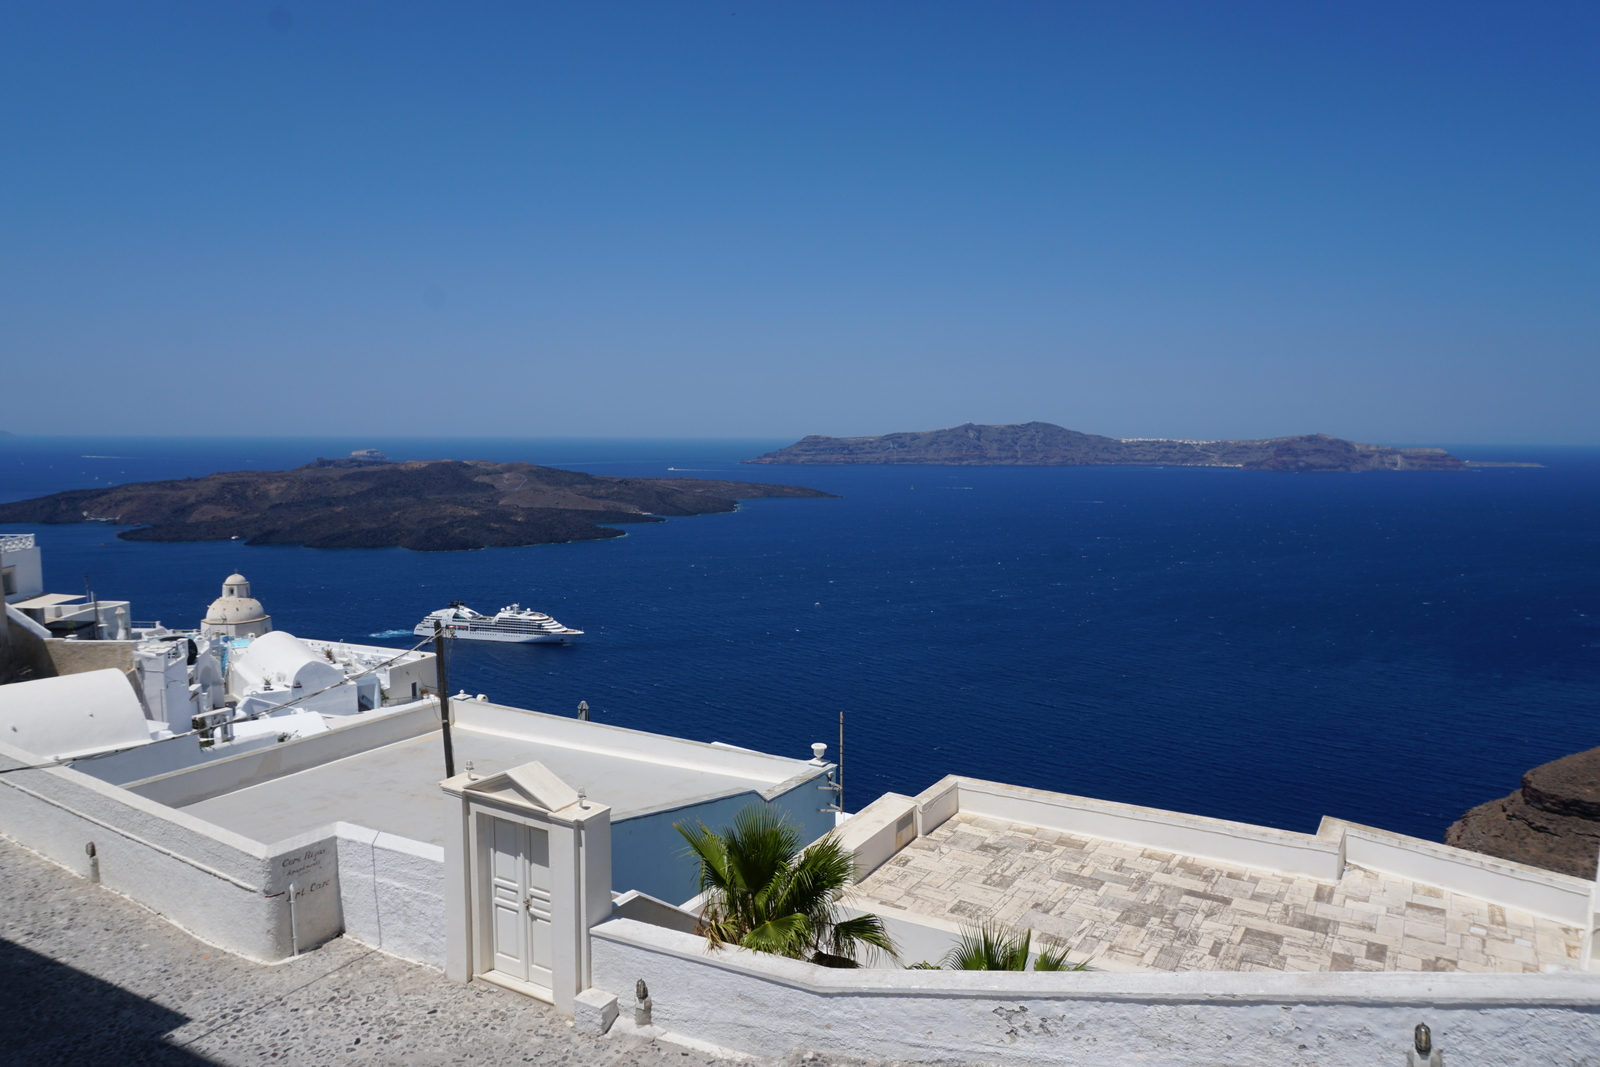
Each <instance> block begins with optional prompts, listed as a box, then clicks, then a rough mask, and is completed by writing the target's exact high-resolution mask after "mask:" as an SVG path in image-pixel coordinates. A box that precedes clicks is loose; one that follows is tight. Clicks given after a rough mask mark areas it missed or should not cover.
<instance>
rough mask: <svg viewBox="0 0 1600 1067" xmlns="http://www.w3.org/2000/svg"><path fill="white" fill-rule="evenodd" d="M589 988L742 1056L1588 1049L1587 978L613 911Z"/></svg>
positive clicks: (1066, 1057) (1112, 1061) (1212, 1063)
mask: <svg viewBox="0 0 1600 1067" xmlns="http://www.w3.org/2000/svg"><path fill="white" fill-rule="evenodd" d="M593 938H594V945H593V974H594V985H595V987H596V988H598V989H602V990H604V991H606V992H608V993H612V994H615V995H617V996H618V997H619V999H620V1002H621V1005H622V1007H623V1008H624V1010H626V1009H627V1007H628V1006H629V1005H631V1004H632V1002H633V988H634V982H635V981H636V980H638V979H640V978H643V979H644V980H645V981H646V982H647V983H648V984H649V987H650V993H651V998H652V1000H653V1001H654V1022H655V1024H656V1025H657V1026H659V1027H661V1028H662V1029H663V1030H665V1031H667V1032H668V1034H669V1035H676V1036H681V1037H684V1038H688V1039H691V1040H694V1041H699V1042H706V1043H710V1044H713V1045H718V1046H721V1047H723V1048H727V1049H734V1050H738V1051H741V1052H745V1053H749V1054H751V1055H758V1056H768V1057H773V1058H779V1057H784V1056H787V1055H789V1054H791V1053H792V1052H794V1051H796V1050H815V1051H820V1052H826V1053H831V1054H834V1055H840V1056H856V1057H861V1058H864V1059H873V1060H880V1059H881V1060H917V1061H923V1062H933V1063H973V1062H977V1063H995V1064H1028V1065H1043V1064H1063V1065H1065V1064H1072V1065H1090V1064H1092V1065H1094V1067H1125V1065H1126V1067H1132V1065H1135V1064H1137V1065H1139V1067H1150V1065H1155V1064H1159V1065H1161V1067H1190V1065H1193V1067H1216V1065H1218V1064H1228V1065H1230V1067H1256V1065H1260V1067H1282V1065H1286V1064H1296V1065H1300V1064H1303V1065H1307V1067H1309V1065H1312V1064H1315V1065H1317V1067H1373V1065H1380V1064H1395V1065H1397V1067H1398V1065H1400V1064H1404V1063H1405V1049H1406V1047H1407V1044H1408V1042H1409V1040H1410V1037H1411V1033H1412V1028H1413V1027H1415V1026H1416V1024H1417V1023H1419V1022H1426V1023H1427V1024H1428V1025H1429V1027H1430V1028H1432V1030H1433V1033H1434V1037H1435V1044H1436V1046H1437V1047H1439V1048H1440V1049H1441V1050H1442V1051H1443V1055H1444V1060H1445V1062H1446V1063H1451V1064H1455V1065H1458V1067H1460V1065H1466V1064H1494V1065H1496V1067H1514V1065H1520V1064H1529V1065H1534V1064H1538V1065H1540V1067H1545V1065H1556V1064H1560V1065H1576V1064H1588V1063H1593V1062H1594V1061H1595V1055H1596V1050H1600V976H1595V975H1573V974H1563V975H1555V974H1551V975H1473V974H1427V975H1421V974H1394V973H1389V974H1361V973H1347V974H1275V975H1271V976H1265V975H1259V974H1215V973H1198V972H1190V973H1184V974H1138V975H1132V974H1110V973H1106V972H1086V973H1040V972H1021V973H996V972H959V971H893V970H862V971H847V970H829V969H827V968H822V967H814V966H812V965H810V964H806V963H800V962H798V961H794V960H785V959H780V958H777V957H772V956H762V955H758V954H756V953H751V952H747V951H745V950H743V949H726V950H723V951H722V952H719V953H715V954H712V953H709V952H707V951H706V949H705V941H704V939H703V938H699V937H696V936H694V935H692V934H684V933H679V932H677V931H673V930H666V929H661V928H659V927H654V926H647V925H644V924H642V923H637V922H632V921H629V920H625V919H619V920H613V921H612V922H609V923H605V924H603V925H601V926H599V927H597V928H596V929H595V930H594V931H593Z"/></svg>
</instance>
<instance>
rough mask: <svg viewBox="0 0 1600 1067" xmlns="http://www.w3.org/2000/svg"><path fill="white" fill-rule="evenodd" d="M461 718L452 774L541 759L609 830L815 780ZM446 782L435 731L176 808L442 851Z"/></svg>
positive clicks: (498, 713) (269, 835)
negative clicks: (606, 820)
mask: <svg viewBox="0 0 1600 1067" xmlns="http://www.w3.org/2000/svg"><path fill="white" fill-rule="evenodd" d="M458 708H459V713H458V714H459V717H458V720H457V723H456V725H455V727H454V728H453V729H452V731H451V736H452V740H453V742H454V747H455V761H456V770H457V771H458V772H461V771H464V770H465V769H466V765H467V761H468V760H471V761H472V765H473V770H474V771H475V772H476V773H477V774H478V775H480V776H483V777H487V776H489V775H492V774H498V773H499V772H501V771H506V770H510V769H511V768H512V767H519V766H521V765H523V764H525V763H530V762H533V761H535V760H537V761H538V762H540V763H542V764H544V766H545V767H547V768H549V770H550V771H551V772H552V773H554V774H555V775H556V776H557V777H559V778H560V779H562V780H563V781H564V782H566V783H567V784H568V785H570V786H572V787H573V788H574V789H577V790H579V791H581V792H583V793H586V794H588V796H589V797H590V798H591V799H592V800H594V801H596V802H598V803H601V804H606V805H609V806H610V807H611V809H612V819H613V820H620V819H627V818H630V817H632V816H637V815H642V814H645V813H648V812H651V811H655V810H660V809H670V808H675V807H679V806H682V805H685V804H688V803H691V802H694V801H698V800H702V799H705V798H707V797H712V796H723V795H727V794H733V793H741V792H758V793H765V792H768V791H770V790H771V789H772V788H773V787H774V786H776V785H778V784H780V783H782V782H784V781H787V780H789V779H790V778H793V777H795V776H797V775H802V774H816V773H819V772H820V771H821V770H822V768H821V767H818V766H815V765H813V764H810V763H808V762H807V761H805V760H798V759H787V758H784V757H780V756H770V755H766V754H762V753H754V752H748V751H745V750H739V749H729V748H722V747H718V746H714V745H707V744H703V743H700V742H696V741H684V740H681V739H678V738H668V737H660V736H658V735H653V734H644V733H640V732H638V731H633V730H625V729H621V728H618V727H613V726H607V725H602V724H599V723H580V722H577V721H576V720H572V719H565V718H557V717H554V716H547V715H542V714H539V713H533V712H524V711H519V710H518V709H512V708H500V707H495V706H491V707H489V708H484V707H482V706H479V705H474V704H473V703H472V702H462V704H460V705H458ZM507 713H509V714H507ZM485 718H487V719H488V721H486V722H485V721H475V720H479V719H485ZM534 734H538V735H539V736H532V735H534ZM444 777H445V773H444V746H443V742H442V740H441V738H440V735H439V733H438V731H437V730H433V731H429V732H428V733H425V734H421V735H419V736H416V737H411V738H408V739H406V740H403V741H396V742H393V743H391V744H386V745H382V746H379V747H374V748H370V749H366V750H364V751H361V752H357V753H354V754H352V755H348V756H345V757H343V758H340V759H334V760H331V761H329V762H326V763H321V764H318V765H316V766H314V767H310V768H307V769H305V770H300V771H296V772H294V773H291V774H285V775H282V776H279V777H274V778H270V779H268V780H266V781H259V782H255V783H253V784H247V785H245V786H243V787H242V788H239V789H236V790H233V791H231V792H228V793H224V794H222V795H220V796H214V797H211V798H210V799H207V800H201V801H198V802H196V803H193V804H188V805H184V806H183V807H181V808H180V809H179V810H181V811H184V812H187V813H188V814H190V815H194V816H196V817H198V818H201V819H204V820H206V821H207V822H210V823H213V824H215V825H217V826H221V827H224V828H226V829H229V830H232V831H234V832H235V833H240V834H243V835H245V836H246V837H249V838H252V839H254V840H256V841H261V842H268V843H270V842H274V841H281V840H283V839H285V838H287V837H291V836H294V835H297V834H301V833H305V832H307V831H310V830H314V829H317V828H319V827H323V826H327V825H328V824H329V823H332V822H334V821H336V820H337V821H341V822H349V823H355V824H357V825H360V826H365V827H367V828H369V829H372V830H381V831H383V832H385V833H391V834H396V835H398V836H401V837H408V838H411V839H412V840H415V841H426V842H428V843H430V844H434V845H440V846H442V845H443V844H444V838H445V835H444V828H445V819H446V817H447V814H448V811H449V808H448V804H449V803H450V801H449V798H447V797H446V796H445V795H444V793H442V792H441V791H440V789H439V782H440V781H441V780H443V778H444Z"/></svg>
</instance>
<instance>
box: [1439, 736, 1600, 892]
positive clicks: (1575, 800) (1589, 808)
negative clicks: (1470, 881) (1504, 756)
mask: <svg viewBox="0 0 1600 1067" xmlns="http://www.w3.org/2000/svg"><path fill="white" fill-rule="evenodd" d="M1444 843H1445V844H1447V845H1454V846H1455V847H1456V848H1464V849H1469V850H1471V851H1473V852H1481V853H1483V854H1484V855H1486V856H1498V857H1499V858H1501V859H1504V860H1515V861H1516V862H1518V863H1527V864H1531V865H1532V866H1535V867H1543V868H1544V869H1545V870H1549V871H1560V872H1561V873H1562V874H1570V875H1573V876H1574V877H1577V878H1590V879H1592V878H1594V876H1595V865H1596V862H1597V861H1600V748H1591V749H1589V750H1588V751H1587V752H1578V753H1575V754H1573V755H1571V756H1563V757H1561V758H1560V759H1558V760H1553V761H1551V762H1550V763H1546V764H1543V765H1541V766H1538V767H1535V768H1534V769H1533V770H1531V771H1529V772H1528V773H1527V774H1524V775H1523V776H1522V788H1521V789H1519V790H1517V791H1516V792H1515V793H1512V794H1511V795H1510V796H1508V797H1501V798H1500V799H1499V800H1491V801H1489V803H1487V804H1479V805H1478V806H1477V807H1475V808H1473V809H1472V810H1471V811H1469V812H1467V813H1466V814H1465V815H1463V816H1461V818H1459V819H1457V820H1456V821H1455V822H1454V823H1452V824H1451V826H1450V829H1448V830H1446V831H1445V835H1444Z"/></svg>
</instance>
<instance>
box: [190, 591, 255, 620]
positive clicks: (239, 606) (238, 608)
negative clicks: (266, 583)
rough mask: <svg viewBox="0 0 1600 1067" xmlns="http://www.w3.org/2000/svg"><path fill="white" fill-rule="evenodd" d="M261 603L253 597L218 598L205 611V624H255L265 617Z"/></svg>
mask: <svg viewBox="0 0 1600 1067" xmlns="http://www.w3.org/2000/svg"><path fill="white" fill-rule="evenodd" d="M266 614H267V613H266V611H265V610H264V609H263V608H262V607H261V601H259V600H257V599H256V598H255V597H253V596H219V597H217V599H215V600H213V601H212V602H211V607H210V608H209V609H207V611H206V618H205V621H206V622H212V623H239V622H255V621H257V620H258V619H262V618H265V617H266Z"/></svg>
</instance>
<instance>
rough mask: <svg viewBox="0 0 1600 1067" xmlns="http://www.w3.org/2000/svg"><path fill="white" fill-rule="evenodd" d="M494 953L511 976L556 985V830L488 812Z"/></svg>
mask: <svg viewBox="0 0 1600 1067" xmlns="http://www.w3.org/2000/svg"><path fill="white" fill-rule="evenodd" d="M485 818H487V819H488V820H489V826H488V827H487V828H486V830H487V833H486V835H485V836H486V837H487V841H486V842H485V843H486V844H487V845H488V846H489V848H488V850H487V851H488V868H489V870H488V875H489V877H488V889H489V902H488V903H489V914H490V928H489V931H488V937H489V942H490V944H489V946H488V948H489V958H490V960H491V961H492V964H493V968H494V970H496V971H499V972H500V973H501V974H504V975H506V976H508V977H511V978H515V979H517V980H518V981H521V982H530V983H532V984H534V985H540V986H545V987H547V988H548V987H549V986H550V966H551V959H550V943H551V927H550V834H549V832H548V831H546V830H542V829H540V828H538V827H535V826H529V825H528V824H526V823H521V822H516V821H514V820H511V819H500V818H496V817H494V816H485Z"/></svg>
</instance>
